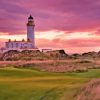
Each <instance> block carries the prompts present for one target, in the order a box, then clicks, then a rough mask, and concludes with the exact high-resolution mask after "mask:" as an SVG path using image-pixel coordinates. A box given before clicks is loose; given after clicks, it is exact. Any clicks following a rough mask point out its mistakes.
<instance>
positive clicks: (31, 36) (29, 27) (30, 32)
mask: <svg viewBox="0 0 100 100" xmlns="http://www.w3.org/2000/svg"><path fill="white" fill-rule="evenodd" d="M34 27H35V24H34V19H33V17H32V16H31V15H30V17H29V18H28V23H27V41H29V42H31V43H32V44H33V48H35V36H34Z"/></svg>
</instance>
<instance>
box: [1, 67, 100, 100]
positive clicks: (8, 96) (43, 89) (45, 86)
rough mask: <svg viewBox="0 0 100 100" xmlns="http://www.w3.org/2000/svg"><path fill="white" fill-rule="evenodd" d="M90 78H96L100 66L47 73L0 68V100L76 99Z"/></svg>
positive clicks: (99, 72)
mask: <svg viewBox="0 0 100 100" xmlns="http://www.w3.org/2000/svg"><path fill="white" fill-rule="evenodd" d="M93 78H100V69H90V70H89V71H87V72H72V73H68V72H66V73H50V72H41V71H38V70H35V69H24V68H22V69H21V68H13V67H12V68H11V67H10V68H7V67H6V68H1V69H0V100H76V98H77V95H78V94H79V92H80V89H81V87H82V86H83V85H84V84H85V83H87V82H88V81H90V80H91V79H93Z"/></svg>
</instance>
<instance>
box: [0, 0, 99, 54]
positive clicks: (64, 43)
mask: <svg viewBox="0 0 100 100" xmlns="http://www.w3.org/2000/svg"><path fill="white" fill-rule="evenodd" d="M30 14H31V15H32V16H33V17H34V21H35V37H36V38H35V43H36V46H37V47H38V48H53V49H64V50H65V51H66V52H67V53H83V52H88V51H99V50H100V0H0V47H2V46H4V42H5V41H8V39H9V38H11V39H12V40H15V39H16V40H22V39H23V38H26V32H27V30H26V29H27V28H26V23H27V20H28V17H29V15H30Z"/></svg>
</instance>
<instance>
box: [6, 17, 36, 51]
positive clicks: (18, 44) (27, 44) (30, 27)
mask: <svg viewBox="0 0 100 100" xmlns="http://www.w3.org/2000/svg"><path fill="white" fill-rule="evenodd" d="M34 27H35V24H34V19H33V17H32V16H31V15H30V17H29V18H28V23H27V41H25V40H24V39H23V40H22V41H16V40H15V41H11V40H10V39H9V41H8V42H6V43H5V44H6V50H19V49H35V37H34Z"/></svg>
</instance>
